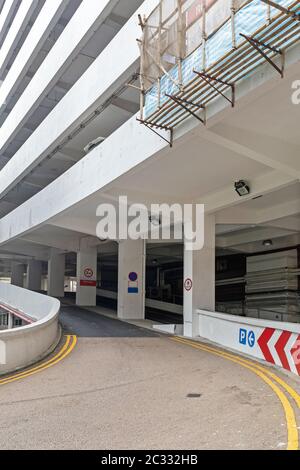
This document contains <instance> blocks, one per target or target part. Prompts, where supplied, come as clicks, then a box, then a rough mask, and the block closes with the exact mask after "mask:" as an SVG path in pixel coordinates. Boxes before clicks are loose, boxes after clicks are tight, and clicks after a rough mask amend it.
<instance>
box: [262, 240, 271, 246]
mask: <svg viewBox="0 0 300 470" xmlns="http://www.w3.org/2000/svg"><path fill="white" fill-rule="evenodd" d="M263 246H266V247H268V246H273V242H272V240H270V239H268V240H264V241H263Z"/></svg>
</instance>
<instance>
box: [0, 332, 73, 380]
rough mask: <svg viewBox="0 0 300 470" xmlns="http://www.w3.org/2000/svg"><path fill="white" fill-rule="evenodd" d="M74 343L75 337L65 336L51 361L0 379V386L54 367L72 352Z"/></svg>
mask: <svg viewBox="0 0 300 470" xmlns="http://www.w3.org/2000/svg"><path fill="white" fill-rule="evenodd" d="M76 343H77V336H74V335H67V336H66V342H65V344H64V345H63V347H62V348H61V350H60V351H59V352H58V353H57V354H56V355H55V356H54V357H52V358H51V359H49V360H48V361H46V362H43V363H42V364H40V365H38V366H36V367H33V368H31V369H26V370H24V371H22V372H19V373H16V374H13V375H10V376H8V377H5V378H4V379H1V380H0V385H5V384H8V383H11V382H15V381H17V380H21V379H24V378H26V377H29V376H31V375H34V374H37V373H38V372H42V371H44V370H46V369H48V368H49V367H52V366H54V365H55V364H57V363H58V362H60V361H62V360H63V359H65V357H67V356H68V355H69V354H70V353H71V352H72V351H73V349H74V348H75V346H76Z"/></svg>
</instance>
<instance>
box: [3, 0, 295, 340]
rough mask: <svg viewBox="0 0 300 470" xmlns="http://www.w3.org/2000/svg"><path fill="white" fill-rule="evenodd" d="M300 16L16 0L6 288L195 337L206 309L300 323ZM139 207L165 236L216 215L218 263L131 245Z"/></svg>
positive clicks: (209, 252)
mask: <svg viewBox="0 0 300 470" xmlns="http://www.w3.org/2000/svg"><path fill="white" fill-rule="evenodd" d="M299 12H300V2H299V1H292V0H275V5H274V2H271V3H270V2H268V1H267V0H266V1H262V0H252V1H244V0H215V1H208V0H207V1H203V0H145V1H142V0H128V1H127V0H103V1H101V2H95V1H94V0H0V84H1V85H0V126H1V127H0V277H1V280H2V281H4V280H6V281H7V280H10V282H11V283H12V284H14V285H16V286H21V287H26V288H28V289H31V290H35V291H46V292H47V293H48V294H49V295H50V296H53V297H59V298H63V297H64V296H66V297H68V298H69V299H73V298H74V301H75V302H76V304H77V305H80V306H94V305H96V303H99V304H101V305H105V306H109V307H110V308H112V309H115V310H116V311H117V315H118V317H119V318H121V319H125V320H126V319H141V320H142V319H144V318H145V316H146V317H148V318H154V319H155V321H157V322H158V323H172V324H173V323H176V324H181V323H182V324H183V333H184V334H185V335H187V336H193V335H197V333H198V330H197V319H196V315H195V313H196V312H197V310H198V309H202V310H203V309H204V310H209V311H216V310H217V311H219V312H226V313H229V314H232V315H235V314H236V315H243V316H249V317H255V318H263V319H267V320H279V321H282V322H294V323H299V322H300V307H299V272H300V271H299V268H300V265H299V260H300V256H299V254H300V250H299V232H300V183H299V179H300V159H299V153H300V133H299V116H300V91H299V90H300V72H299V52H300V41H299V30H300V22H299ZM120 197H121V202H120ZM125 198H126V201H127V204H128V207H129V208H130V207H131V209H132V207H133V209H132V210H133V211H134V210H135V211H137V205H139V206H141V205H142V206H143V208H146V209H145V210H146V212H147V214H148V216H147V217H148V218H147V222H149V224H148V225H149V227H150V229H151V228H152V229H153V227H156V229H157V231H158V232H159V231H160V229H162V226H163V224H162V223H161V220H160V212H159V211H158V212H157V214H156V219H155V220H154V219H153V217H154V216H153V214H152V212H151V207H153V205H166V206H168V207H169V208H170V207H171V208H172V206H173V205H174V204H177V205H179V206H180V207H181V208H182V207H184V205H191V206H192V207H195V206H196V205H199V206H201V207H202V208H203V210H204V213H203V214H202V216H201V217H202V218H201V220H202V224H201V227H200V228H199V231H200V230H201V234H200V233H199V234H198V235H199V239H201V240H202V242H203V243H202V244H201V249H195V250H191V249H189V244H188V242H187V239H186V237H184V232H183V234H182V237H181V238H180V237H177V238H176V237H174V236H173V235H174V232H175V225H174V224H173V223H172V220H171V219H170V227H171V230H170V237H169V238H168V237H165V238H164V237H162V236H161V233H159V235H158V236H156V237H152V238H151V237H149V233H148V232H147V233H146V232H145V231H143V230H141V229H140V234H141V236H140V237H136V239H135V238H134V237H129V236H127V237H126V236H123V235H121V232H120V225H121V223H120V217H119V216H120V213H122V212H123V209H122V201H123V202H124V200H125ZM108 207H112V208H113V209H114V211H115V215H116V223H115V224H114V227H113V229H112V231H111V232H112V235H111V234H108V235H107V237H105V236H101V234H100V236H99V231H98V229H99V221H100V220H101V216H104V215H105V214H104V212H105V210H108V209H107V208H108ZM154 215H155V214H154ZM129 216H130V214H129ZM132 216H133V213H131V217H132ZM181 222H182V224H183V221H181ZM110 223H111V222H110ZM179 224H180V221H179ZM149 227H148V228H149Z"/></svg>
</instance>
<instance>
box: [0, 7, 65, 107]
mask: <svg viewBox="0 0 300 470" xmlns="http://www.w3.org/2000/svg"><path fill="white" fill-rule="evenodd" d="M65 7H66V0H51V2H49V1H46V3H45V5H44V6H43V8H42V10H41V11H40V14H39V15H38V17H37V19H36V21H35V22H34V24H33V26H32V28H31V30H30V32H29V34H28V36H27V38H26V39H25V42H24V44H23V45H22V47H21V49H20V51H19V53H18V55H17V57H16V58H15V60H14V62H13V64H12V66H11V68H10V69H9V72H8V73H7V75H6V77H5V80H4V82H3V83H2V86H1V87H0V110H1V109H2V108H4V105H5V103H6V101H7V100H8V98H9V97H10V96H11V95H13V93H14V91H15V90H16V89H17V87H18V86H19V84H20V83H21V81H22V80H23V78H24V76H25V75H26V73H27V71H28V69H29V67H30V65H31V64H32V62H33V60H34V59H35V58H36V56H37V55H38V53H39V51H40V49H41V47H42V46H43V44H44V41H45V39H46V38H47V37H48V35H49V34H50V32H51V31H52V29H53V27H54V26H55V24H56V23H57V21H58V19H59V17H60V16H61V14H62V12H63V10H64V8H65Z"/></svg>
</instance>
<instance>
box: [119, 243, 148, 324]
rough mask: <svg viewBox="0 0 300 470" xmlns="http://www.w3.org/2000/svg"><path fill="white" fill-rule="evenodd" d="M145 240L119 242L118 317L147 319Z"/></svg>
mask: <svg viewBox="0 0 300 470" xmlns="http://www.w3.org/2000/svg"><path fill="white" fill-rule="evenodd" d="M145 246H146V244H145V240H121V241H120V242H119V264H118V266H119V268H118V317H119V318H121V319H144V318H145V258H146V256H145Z"/></svg>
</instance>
